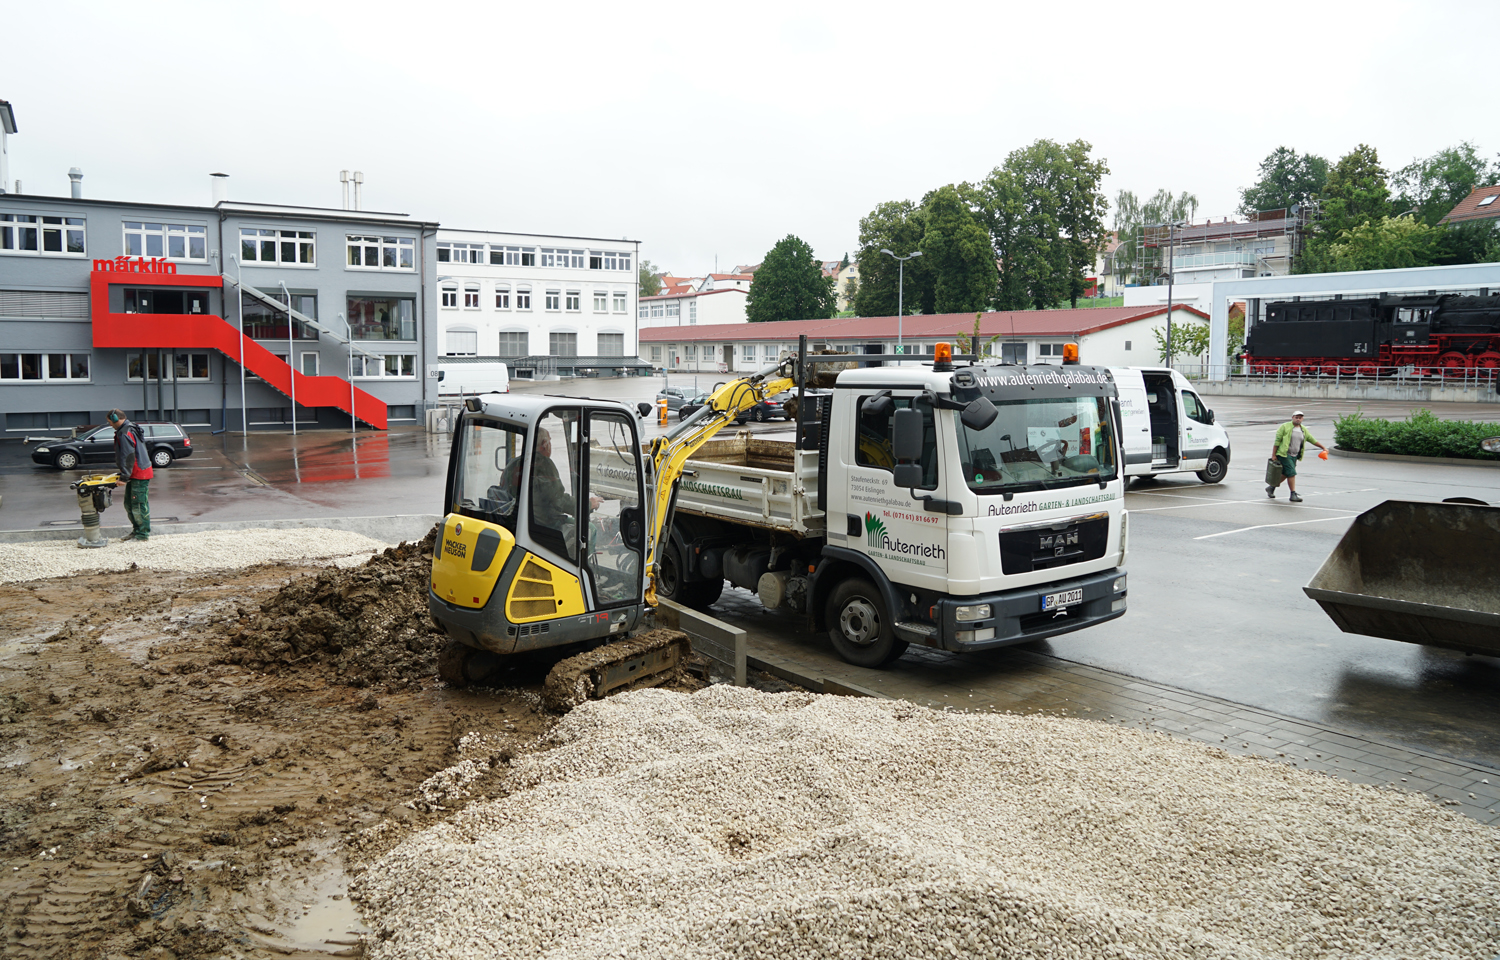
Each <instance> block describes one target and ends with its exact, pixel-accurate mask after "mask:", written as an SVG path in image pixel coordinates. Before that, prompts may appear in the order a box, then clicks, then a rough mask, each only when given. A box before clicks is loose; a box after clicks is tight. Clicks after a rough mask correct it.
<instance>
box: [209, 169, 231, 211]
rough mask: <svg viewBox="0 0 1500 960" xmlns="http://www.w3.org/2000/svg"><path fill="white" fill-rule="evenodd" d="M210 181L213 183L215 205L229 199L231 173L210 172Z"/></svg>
mask: <svg viewBox="0 0 1500 960" xmlns="http://www.w3.org/2000/svg"><path fill="white" fill-rule="evenodd" d="M208 176H209V182H210V183H211V184H213V198H214V206H216V207H217V206H218V205H219V204H221V203H223V202H224V201H225V200H228V199H229V174H227V173H210V174H209V175H208Z"/></svg>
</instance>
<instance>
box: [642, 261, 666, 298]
mask: <svg viewBox="0 0 1500 960" xmlns="http://www.w3.org/2000/svg"><path fill="white" fill-rule="evenodd" d="M663 275H664V271H662V270H661V269H659V268H658V267H657V266H656V265H655V264H653V263H652V262H651V261H650V260H642V261H641V271H640V276H641V293H640V295H641V296H643V297H654V296H656V295H657V294H659V293H661V278H662V276H663Z"/></svg>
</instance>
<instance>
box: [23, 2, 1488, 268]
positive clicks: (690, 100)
mask: <svg viewBox="0 0 1500 960" xmlns="http://www.w3.org/2000/svg"><path fill="white" fill-rule="evenodd" d="M1492 14H1493V5H1492V4H1484V3H1477V2H1476V3H1463V2H1447V3H1441V2H1431V0H1429V2H1423V3H1395V2H1362V3H1357V4H1356V3H1324V2H1320V0H1302V2H1297V3H1279V2H1260V3H1255V4H1250V5H1243V4H1240V5H1235V4H1210V3H1204V2H1201V0H1200V2H1195V3H1182V4H1177V3H1145V4H1121V3H1110V4H1097V5H1095V4H1085V3H1077V2H1075V3H1066V4H1064V3H1049V2H1030V3H1025V4H1007V3H994V2H987V3H979V2H971V3H946V2H934V0H926V2H910V3H902V4H897V3H880V2H861V3H844V4H810V3H782V2H755V3H740V4H725V5H724V6H722V7H720V6H718V5H716V4H714V5H709V4H702V3H653V2H650V0H647V2H645V3H627V2H611V3H599V2H581V3H580V2H574V3H514V2H511V3H505V2H502V3H488V4H466V3H460V2H448V3H442V4H424V3H409V2H408V3H383V2H376V0H365V2H362V3H357V4H351V3H339V4H334V3H323V2H319V0H303V2H296V3H283V2H261V3H256V4H238V5H229V4H209V3H192V4H173V3H149V2H148V3H126V4H121V3H113V4H107V5H106V4H99V3H70V4H66V5H63V4H57V3H40V2H34V0H12V2H9V3H6V4H5V5H4V13H3V15H0V38H3V39H0V47H3V50H4V54H3V56H0V99H3V100H9V101H10V102H11V104H12V106H13V107H14V109H15V113H16V119H17V123H18V125H19V128H20V132H19V133H18V134H16V135H15V136H14V137H12V138H11V141H10V144H11V174H10V175H11V179H12V180H15V179H20V180H22V181H24V188H25V190H26V192H27V193H37V194H49V193H50V194H58V195H64V196H65V195H67V193H68V178H67V171H68V168H69V167H72V166H78V167H81V168H82V169H83V172H84V175H85V177H84V193H85V196H88V197H96V198H105V199H119V200H149V201H160V202H167V203H207V202H208V201H209V180H208V174H209V173H210V172H213V171H223V172H226V173H229V174H230V175H231V178H230V181H229V185H230V187H229V189H230V197H231V198H232V199H235V200H245V201H263V202H273V203H290V204H312V205H319V206H328V207H338V206H339V205H340V188H339V182H338V172H339V170H341V169H350V170H356V169H357V170H362V171H364V175H365V203H364V206H365V208H366V209H369V210H387V211H399V212H404V213H409V214H411V215H413V216H417V217H422V218H424V219H430V220H438V221H441V222H442V223H443V224H444V225H447V226H452V227H465V228H477V229H490V230H518V231H524V232H533V233H556V234H565V235H575V236H590V237H609V238H615V237H629V238H631V239H638V240H640V241H641V242H642V255H643V256H644V257H646V258H648V259H650V260H651V261H653V262H654V263H656V264H658V265H660V266H663V267H666V268H669V269H670V270H671V271H673V272H675V273H678V274H701V273H704V272H707V271H709V270H712V269H714V267H715V264H716V263H717V265H718V268H719V269H720V270H721V271H726V270H728V269H729V268H731V267H733V266H734V265H735V264H737V263H747V262H750V263H753V262H756V261H759V260H760V259H761V258H762V257H763V256H764V254H765V252H766V251H767V250H768V249H769V248H770V247H771V246H772V245H773V244H774V243H775V242H776V241H777V240H779V239H781V238H782V237H784V236H786V235H787V234H788V233H793V234H796V235H797V236H799V237H801V238H802V239H804V240H806V241H807V242H808V243H810V244H811V245H812V247H813V249H814V250H815V251H817V253H818V255H819V256H821V257H825V258H827V259H834V258H837V257H841V256H842V255H843V254H844V253H845V252H846V251H848V252H850V253H851V254H852V253H853V251H854V247H855V244H856V241H857V238H858V231H859V228H858V225H859V219H860V217H862V216H864V215H865V214H866V213H868V212H869V211H870V210H871V208H873V207H874V206H875V205H876V204H877V203H879V202H881V201H885V200H898V199H907V198H910V199H914V200H915V199H920V197H921V195H922V194H923V193H924V192H926V191H927V190H930V189H932V188H935V187H938V186H941V185H943V184H946V183H954V182H959V181H963V180H971V181H972V180H978V179H980V178H982V177H984V176H985V175H986V174H987V173H988V172H989V171H990V170H991V169H993V168H994V167H996V166H998V165H999V164H1001V163H1002V162H1003V161H1004V159H1005V156H1006V154H1007V153H1009V152H1010V151H1011V150H1014V149H1016V148H1018V147H1023V146H1025V145H1027V144H1029V143H1031V142H1032V141H1034V140H1036V139H1038V138H1041V137H1047V138H1051V139H1054V140H1058V141H1070V140H1074V139H1079V138H1081V139H1084V140H1087V141H1089V142H1090V143H1091V144H1093V147H1094V156H1096V157H1103V158H1105V159H1106V160H1107V161H1108V163H1109V168H1110V171H1111V174H1110V176H1109V177H1108V178H1107V179H1106V181H1105V189H1106V193H1107V194H1108V195H1109V196H1110V197H1113V196H1114V194H1115V191H1117V190H1120V189H1129V190H1134V191H1135V192H1136V193H1137V194H1150V193H1152V192H1154V191H1155V190H1156V189H1158V188H1163V187H1164V188H1168V189H1172V190H1174V191H1176V190H1190V191H1192V192H1194V193H1196V194H1197V195H1198V197H1199V198H1200V200H1201V201H1202V203H1201V205H1200V206H1199V215H1200V216H1224V215H1227V214H1232V213H1233V211H1234V209H1235V207H1236V206H1237V205H1238V200H1239V198H1238V191H1239V189H1240V188H1241V187H1244V186H1247V185H1249V184H1250V183H1252V182H1253V181H1254V178H1255V174H1256V168H1257V164H1258V163H1259V161H1260V160H1261V159H1262V158H1263V157H1265V155H1266V154H1268V153H1269V152H1270V151H1271V150H1273V149H1274V148H1275V147H1277V146H1278V145H1282V144H1285V145H1287V146H1291V147H1294V148H1296V149H1298V150H1300V151H1312V152H1315V153H1319V154H1321V155H1323V156H1325V157H1327V158H1329V160H1330V161H1332V160H1336V159H1337V158H1338V157H1339V156H1341V155H1342V154H1344V153H1345V152H1347V151H1348V150H1349V149H1350V148H1352V147H1354V146H1355V145H1356V144H1359V143H1361V142H1364V143H1369V144H1371V145H1372V146H1374V147H1375V148H1376V149H1377V150H1378V151H1379V153H1380V158H1381V160H1382V161H1383V162H1384V164H1385V165H1386V167H1387V168H1388V169H1392V170H1394V169H1396V168H1399V167H1401V166H1403V165H1405V164H1406V163H1408V162H1410V161H1411V160H1412V159H1413V158H1415V157H1419V156H1426V155H1429V154H1431V153H1433V152H1435V151H1437V150H1439V149H1441V148H1443V147H1446V146H1450V145H1453V144H1455V143H1457V142H1459V141H1461V140H1471V141H1474V142H1475V143H1476V144H1477V145H1478V147H1479V148H1480V150H1481V152H1482V153H1483V154H1484V155H1486V156H1490V157H1493V156H1494V155H1495V154H1496V152H1497V150H1500V136H1497V135H1496V134H1495V132H1494V131H1495V125H1494V123H1493V120H1492V118H1490V117H1489V115H1488V113H1482V112H1480V111H1479V110H1478V108H1479V107H1480V106H1487V105H1489V104H1491V103H1492V101H1493V99H1494V97H1493V94H1494V91H1495V89H1496V79H1495V73H1494V66H1493V57H1494V45H1493V44H1492V43H1488V42H1486V41H1485V40H1484V39H1483V38H1481V37H1479V36H1477V35H1475V33H1474V32H1473V31H1474V30H1475V29H1476V28H1478V27H1480V26H1483V27H1484V29H1485V30H1492V29H1493V25H1494V21H1493V17H1492ZM12 186H13V185H12Z"/></svg>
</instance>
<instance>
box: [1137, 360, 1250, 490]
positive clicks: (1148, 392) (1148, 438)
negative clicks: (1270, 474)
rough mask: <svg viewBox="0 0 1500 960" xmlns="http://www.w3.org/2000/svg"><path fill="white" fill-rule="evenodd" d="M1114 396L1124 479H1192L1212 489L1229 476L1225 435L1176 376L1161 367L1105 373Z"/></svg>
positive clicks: (1189, 387)
mask: <svg viewBox="0 0 1500 960" xmlns="http://www.w3.org/2000/svg"><path fill="white" fill-rule="evenodd" d="M1109 371H1110V373H1111V374H1112V375H1113V376H1114V378H1115V386H1116V387H1117V388H1118V390H1119V392H1120V417H1121V427H1122V431H1123V440H1124V447H1125V475H1126V476H1127V477H1153V476H1157V475H1159V474H1163V473H1196V474H1198V479H1199V480H1202V481H1203V482H1204V483H1218V482H1219V481H1220V480H1223V479H1224V475H1225V474H1226V473H1228V472H1229V434H1228V433H1226V432H1225V430H1224V428H1223V427H1221V426H1219V425H1218V424H1217V423H1215V422H1214V412H1213V411H1212V410H1210V409H1209V408H1208V405H1207V404H1205V403H1204V402H1203V399H1202V398H1201V397H1199V396H1198V393H1197V391H1196V390H1194V389H1193V385H1192V383H1191V382H1190V381H1189V380H1188V379H1187V378H1186V377H1184V376H1183V375H1182V374H1180V373H1178V372H1177V371H1175V370H1171V369H1168V368H1166V367H1110V368H1109Z"/></svg>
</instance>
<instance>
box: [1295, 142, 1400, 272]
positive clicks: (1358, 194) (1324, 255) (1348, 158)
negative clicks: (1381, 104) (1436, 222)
mask: <svg viewBox="0 0 1500 960" xmlns="http://www.w3.org/2000/svg"><path fill="white" fill-rule="evenodd" d="M1391 212H1392V211H1391V189H1390V186H1389V183H1388V177H1387V174H1386V171H1385V168H1384V167H1382V166H1381V165H1380V156H1379V154H1378V153H1377V152H1376V150H1375V148H1374V147H1371V146H1367V145H1366V144H1363V143H1362V144H1360V145H1359V146H1357V147H1355V148H1354V149H1353V150H1351V151H1349V152H1348V153H1347V154H1345V155H1344V156H1343V157H1340V158H1339V162H1338V163H1336V164H1334V166H1333V169H1331V170H1329V171H1328V182H1327V183H1326V184H1324V186H1323V195H1322V200H1321V208H1320V210H1319V212H1318V219H1317V221H1316V222H1315V223H1314V224H1313V227H1312V230H1311V231H1310V236H1309V237H1308V239H1307V243H1306V245H1305V246H1304V248H1303V252H1302V256H1301V257H1300V258H1299V259H1298V262H1297V264H1296V265H1295V270H1296V272H1297V273H1325V272H1329V271H1335V270H1338V269H1339V268H1338V267H1337V266H1336V265H1335V263H1334V259H1333V251H1332V247H1333V245H1334V244H1335V243H1337V242H1339V239H1340V238H1341V237H1342V236H1343V235H1344V234H1345V233H1346V232H1348V231H1350V230H1353V229H1354V228H1355V227H1358V226H1359V225H1360V224H1363V223H1368V222H1370V221H1372V220H1379V219H1381V218H1382V217H1387V216H1389V215H1390V214H1391Z"/></svg>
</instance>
